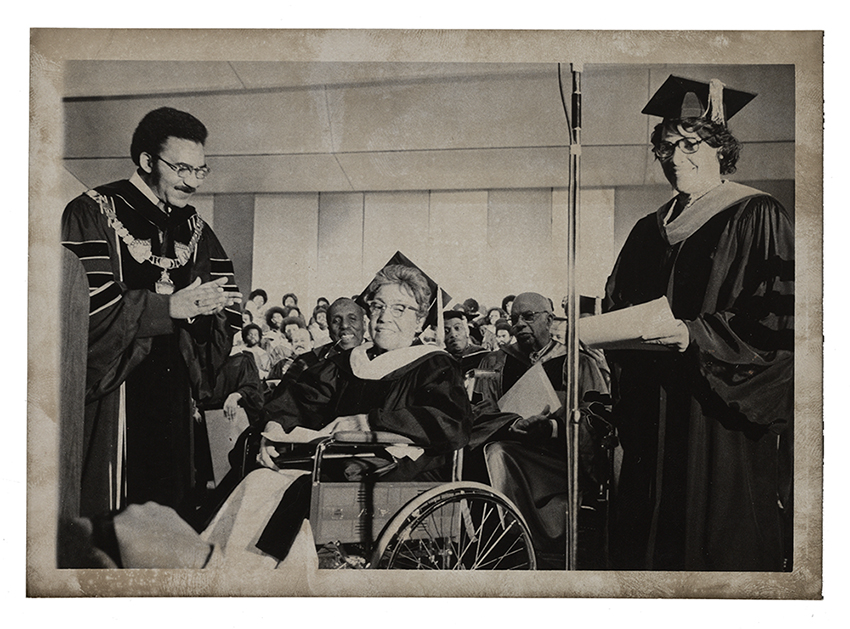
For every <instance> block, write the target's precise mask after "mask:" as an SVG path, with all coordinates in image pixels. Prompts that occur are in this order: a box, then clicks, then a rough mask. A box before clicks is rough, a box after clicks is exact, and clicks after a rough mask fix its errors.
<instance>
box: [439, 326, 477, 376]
mask: <svg viewBox="0 0 850 629" xmlns="http://www.w3.org/2000/svg"><path fill="white" fill-rule="evenodd" d="M443 331H444V332H445V343H446V351H447V352H448V353H449V354H451V355H452V356H454V358H455V360H457V361H458V362H459V363H460V366H461V372H462V373H464V374H466V373H468V372H469V371H470V370H472V369H475V368H476V367H478V363H479V362H480V361H481V359H482V358H484V356H485V355H486V354H487V350H485V349H484V348H483V347H482V346H481V345H476V344H475V343H473V342H472V339H471V337H470V326H469V318H468V315H466V314H465V313H464V312H462V311H460V310H446V311H445V312H444V313H443Z"/></svg>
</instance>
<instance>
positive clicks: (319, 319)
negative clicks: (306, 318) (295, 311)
mask: <svg viewBox="0 0 850 629" xmlns="http://www.w3.org/2000/svg"><path fill="white" fill-rule="evenodd" d="M307 329H308V330H309V331H310V336H311V337H313V346H314V347H321V346H322V345H326V344H328V343H330V341H331V336H330V332H329V331H328V309H327V306H316V307H315V308H313V316H312V317H311V318H310V324H309V325H308V326H307Z"/></svg>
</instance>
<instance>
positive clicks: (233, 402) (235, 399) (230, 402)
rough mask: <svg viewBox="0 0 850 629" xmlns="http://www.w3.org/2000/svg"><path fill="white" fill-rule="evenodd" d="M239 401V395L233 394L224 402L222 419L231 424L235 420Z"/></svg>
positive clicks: (240, 397) (240, 395)
mask: <svg viewBox="0 0 850 629" xmlns="http://www.w3.org/2000/svg"><path fill="white" fill-rule="evenodd" d="M241 399H242V394H241V393H237V392H233V393H231V394H230V395H228V396H227V399H226V400H225V401H224V417H225V418H226V419H227V420H228V421H231V422H232V421H233V420H235V419H236V412H237V411H238V410H239V400H241Z"/></svg>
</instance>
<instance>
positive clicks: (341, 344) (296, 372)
mask: <svg viewBox="0 0 850 629" xmlns="http://www.w3.org/2000/svg"><path fill="white" fill-rule="evenodd" d="M328 314H329V319H330V323H329V325H328V330H329V332H330V336H331V342H330V343H327V344H325V345H322V346H320V347H316V346H315V345H314V346H313V349H312V351H309V352H304V353H303V354H301V355H299V356H297V357H296V359H295V360H294V361H292V364H290V365H289V366H288V368H287V369H286V370H285V371H283V372H282V373H281V374H280V378H277V379H279V380H280V382H279V383H277V384H276V386H274V387H270V389H271V390H270V391H269V392H268V393H267V394H266V401H267V403H268V404H270V405H273V404H274V403H275V402H274V401H273V400H275V399H277V398H278V397H280V396H281V394H282V393H283V391H284V389H285V388H286V385H287V384H288V383H289V382H291V381H293V380H295V379H297V378H298V376H300V375H301V373H302V372H304V371H305V370H307V368H309V367H312V366H313V365H315V364H316V363H318V362H321V361H323V360H325V359H327V358H330V357H331V356H334V355H336V354H338V353H339V352H343V351H345V350H348V349H353V348H355V347H357V346H358V345H360V344H362V343H363V332H364V314H363V309H362V308H361V307H360V306H358V305H357V303H355V302H354V300H352V299H348V298H347V297H340V298H339V299H337V300H336V301H334V303H333V304H332V305H331V307H330V309H329V310H328ZM275 375H276V372H275V373H273V374H272V375H271V376H270V377H269V380H270V381H273V380H275V379H276V378H274V376H275ZM270 408H271V407H270Z"/></svg>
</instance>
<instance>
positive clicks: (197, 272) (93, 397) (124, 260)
mask: <svg viewBox="0 0 850 629" xmlns="http://www.w3.org/2000/svg"><path fill="white" fill-rule="evenodd" d="M109 208H114V212H115V217H116V218H117V219H118V220H119V221H120V222H121V223H122V224H123V226H124V227H125V228H126V230H127V232H128V233H129V234H130V236H132V237H133V238H136V239H139V240H149V241H150V247H151V253H152V254H153V255H160V256H167V257H170V258H175V243H180V244H182V245H186V244H187V243H189V242H190V241H191V239H192V235H193V233H194V232H195V230H196V229H198V228H200V237H199V239H198V240H197V244H196V246H195V248H194V250H193V251H192V252H191V255H190V256H189V259H188V261H187V262H186V264H185V265H183V266H180V267H179V268H176V269H174V270H172V271H170V277H171V280H172V281H173V282H174V289H175V291H177V290H180V289H181V288H184V287H185V286H187V285H189V284H190V283H191V282H192V281H193V280H195V278H200V279H201V281H202V282H208V281H211V280H214V279H218V278H221V277H226V278H228V281H227V285H226V287H225V290H231V291H235V290H236V284H235V280H234V277H233V264H232V262H231V261H230V259H229V258H228V257H227V254H226V253H225V252H224V249H223V248H222V246H221V244H220V243H219V241H218V239H217V238H216V236H215V234H214V233H213V232H212V230H211V229H210V228H209V226H208V225H206V224H205V223H203V221H202V219H201V218H200V217H199V216H198V215H197V214H196V213H195V210H194V208H192V207H191V206H185V207H183V208H170V212H169V213H168V214H166V213H165V212H163V211H162V210H160V209H159V208H158V207H157V206H156V205H154V204H153V203H152V202H151V201H150V200H149V199H148V198H147V197H146V196H145V195H144V194H143V193H142V192H141V190H139V188H138V187H136V186H135V185H133V183H131V182H130V181H127V180H124V181H117V182H114V183H111V184H107V185H105V186H101V187H99V188H96V189H95V190H90V191H89V192H87V193H86V194H82V195H80V196H79V197H77V198H76V199H74V200H73V201H71V202H70V203H69V204H68V206H67V207H66V209H65V212H64V214H63V216H62V244H63V245H64V246H65V247H66V248H68V249H69V250H71V251H72V252H73V253H75V254H76V255H77V257H78V258H79V259H80V261H81V262H82V265H83V267H84V269H85V272H86V277H87V280H88V285H89V300H90V304H89V306H90V307H89V333H88V360H87V364H86V409H85V428H84V431H83V432H84V434H83V435H82V436H81V438H82V440H83V454H82V456H83V461H82V481H81V504H80V510H81V513H82V515H84V516H91V515H96V514H99V513H102V512H105V511H110V510H114V509H119V508H122V507H123V506H125V505H126V504H128V503H132V502H145V501H147V500H153V501H156V502H158V503H160V504H163V505H168V506H173V507H177V506H179V505H180V504H181V502H183V500H184V498H185V497H186V495H187V492H188V491H189V490H190V489H191V487H192V483H193V460H192V429H193V426H192V423H193V420H192V414H191V399H192V398H193V397H194V399H202V398H205V397H209V396H210V395H211V392H212V390H213V388H214V386H215V376H216V370H217V369H218V368H219V366H220V365H221V364H222V363H223V362H224V360H225V359H226V358H227V356H228V354H229V352H230V349H231V347H232V345H233V334H234V333H235V332H237V331H238V330H239V329H240V327H241V316H240V314H239V312H238V311H237V310H236V309H235V308H233V307H231V308H228V309H226V310H224V311H222V312H221V313H218V314H215V315H209V316H201V317H197V318H195V319H194V320H192V321H185V320H181V321H178V320H174V319H171V317H170V315H169V296H168V295H160V294H157V293H156V292H154V284H155V282H156V281H157V280H158V279H160V276H161V273H162V269H161V268H159V267H157V266H154V265H153V264H152V263H151V262H149V261H146V260H143V261H141V262H139V261H137V260H136V259H135V258H134V257H133V255H131V252H130V251H129V249H128V246H127V244H126V243H125V242H124V240H123V239H122V237H121V235H119V234H118V233H117V231H116V230H115V229H114V228H113V227H112V226H111V225H110V222H109V219H108V210H109Z"/></svg>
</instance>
